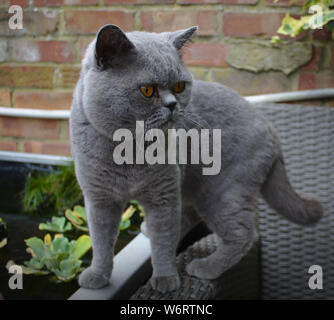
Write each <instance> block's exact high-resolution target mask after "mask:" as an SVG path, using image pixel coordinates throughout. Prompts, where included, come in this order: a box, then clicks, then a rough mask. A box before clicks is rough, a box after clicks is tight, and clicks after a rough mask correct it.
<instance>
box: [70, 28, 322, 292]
mask: <svg viewBox="0 0 334 320" xmlns="http://www.w3.org/2000/svg"><path fill="white" fill-rule="evenodd" d="M196 29H197V28H194V27H193V28H190V29H187V30H183V31H178V32H175V33H161V34H155V33H145V32H130V33H126V34H124V33H123V32H122V31H121V30H120V29H119V28H118V27H116V26H105V27H103V28H102V29H101V30H100V32H99V34H98V37H99V41H100V40H101V42H100V43H99V42H98V45H97V46H96V40H94V41H93V42H92V43H91V44H90V46H89V48H88V49H87V52H86V55H85V58H84V60H83V63H82V71H81V75H80V79H79V81H78V84H77V86H76V89H75V93H74V100H73V104H72V112H71V119H70V133H71V144H72V154H73V158H74V161H75V168H76V174H77V177H78V181H79V184H80V186H81V188H82V190H83V193H84V197H85V205H86V208H87V214H88V222H89V229H90V234H91V237H92V244H93V261H92V264H91V266H90V267H89V268H88V269H86V270H85V271H84V272H83V273H82V274H81V276H80V279H79V283H80V285H81V286H83V287H87V288H99V287H102V286H104V285H106V284H108V281H109V277H110V274H111V271H112V266H113V248H114V243H115V240H116V238H117V235H118V228H119V223H120V216H121V212H122V210H123V209H124V206H125V204H126V202H127V200H129V199H137V200H139V201H140V202H141V203H142V204H143V205H144V208H145V210H146V224H147V225H146V227H147V233H148V234H149V236H150V240H151V247H152V264H153V279H152V286H153V288H155V289H157V290H159V291H162V292H164V291H168V290H174V289H177V288H178V287H179V284H180V281H179V277H178V273H177V269H176V264H175V253H176V247H177V243H178V240H179V238H180V229H181V227H180V225H181V214H182V212H183V214H184V215H187V217H186V218H183V221H189V220H192V219H197V217H198V216H199V217H200V218H202V219H203V220H204V221H205V222H206V223H207V225H208V227H209V228H210V229H211V230H212V231H214V232H215V233H217V234H218V235H219V236H220V238H221V241H222V244H221V246H220V247H219V248H218V250H217V251H216V252H215V253H213V254H212V255H211V256H209V257H207V258H206V259H200V260H194V261H192V262H191V263H190V264H189V265H188V267H187V272H188V273H189V274H190V275H193V276H196V277H199V278H205V279H213V278H216V277H218V276H219V275H221V274H222V273H223V272H224V271H226V270H227V269H229V268H230V267H231V266H233V265H234V264H235V263H237V262H238V261H239V260H240V259H241V258H242V257H243V256H244V254H245V253H246V252H247V250H248V249H249V248H250V247H251V245H252V242H253V240H254V238H255V236H256V232H255V225H254V214H253V210H252V199H253V197H254V196H256V195H257V194H258V193H259V192H262V193H263V195H264V196H265V198H266V199H267V201H268V202H269V204H270V205H272V206H273V208H275V209H277V210H278V211H279V213H281V214H283V215H284V216H286V217H287V218H288V219H290V220H291V221H294V222H296V223H301V224H308V223H313V222H316V221H317V220H318V219H319V218H320V217H321V215H322V209H321V206H320V204H319V203H318V202H317V201H316V200H312V199H311V198H308V199H305V200H304V199H302V198H300V197H299V196H298V195H297V194H296V193H295V192H294V191H293V189H292V188H291V186H290V184H289V181H288V178H287V177H286V173H285V171H284V166H283V164H282V163H283V162H282V159H283V157H282V153H281V150H280V145H279V140H278V138H277V135H276V133H275V130H274V129H273V127H272V126H271V124H270V123H269V122H268V121H267V120H266V119H265V118H264V116H263V115H262V114H261V113H259V112H258V111H256V110H255V109H254V108H253V107H252V106H251V105H250V104H249V103H248V102H247V101H246V100H245V99H243V98H242V97H240V96H239V95H238V94H237V93H236V92H234V91H233V90H231V89H229V88H227V87H225V86H223V85H220V84H217V83H207V82H203V81H193V80H192V76H191V74H190V73H189V71H188V70H187V68H186V67H185V66H184V64H183V63H182V59H181V53H182V52H181V47H182V46H183V45H184V44H185V43H186V42H187V41H188V40H189V38H190V37H191V35H192V34H193V33H194V32H195V30H196ZM117 45H118V46H119V47H115V46H117ZM96 48H98V50H97V51H96ZM178 81H185V82H186V88H185V90H184V91H183V92H182V93H180V94H173V93H172V92H171V90H170V88H171V87H172V86H173V85H174V84H175V83H176V82H178ZM143 84H155V85H157V87H158V88H159V95H158V96H157V97H156V96H154V97H153V98H146V97H144V96H143V95H142V94H141V92H140V90H139V87H140V86H141V85H143ZM171 100H176V102H177V104H176V110H175V111H174V113H171V111H170V110H169V109H168V108H166V104H168V103H169V102H170V101H171ZM136 120H144V121H145V123H146V129H147V128H164V129H166V128H169V127H172V126H175V127H184V128H186V129H189V128H192V127H197V128H198V127H206V128H211V129H212V128H221V130H222V134H221V140H222V161H221V171H220V173H219V174H218V175H215V176H203V175H202V165H184V166H178V165H151V166H150V165H147V164H143V165H116V164H115V163H113V157H112V154H113V149H114V148H115V146H116V144H117V143H116V142H113V141H112V139H111V138H112V135H113V133H114V131H115V130H116V129H118V128H128V129H130V130H132V131H134V128H135V121H136ZM166 121H167V122H166ZM188 226H189V224H187V225H186V226H184V228H187V227H188ZM134 254H136V253H135V252H134Z"/></svg>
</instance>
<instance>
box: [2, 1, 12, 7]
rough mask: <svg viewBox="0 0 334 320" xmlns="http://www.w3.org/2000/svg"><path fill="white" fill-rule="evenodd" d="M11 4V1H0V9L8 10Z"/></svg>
mask: <svg viewBox="0 0 334 320" xmlns="http://www.w3.org/2000/svg"><path fill="white" fill-rule="evenodd" d="M9 4H10V0H0V8H2V7H6V8H8V6H9Z"/></svg>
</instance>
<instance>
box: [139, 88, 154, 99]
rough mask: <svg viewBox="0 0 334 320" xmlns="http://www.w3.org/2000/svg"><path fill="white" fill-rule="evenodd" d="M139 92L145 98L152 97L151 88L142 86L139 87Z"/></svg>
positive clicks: (152, 91)
mask: <svg viewBox="0 0 334 320" xmlns="http://www.w3.org/2000/svg"><path fill="white" fill-rule="evenodd" d="M140 91H141V93H142V94H143V95H144V96H145V97H147V98H150V97H152V96H153V93H154V87H153V86H142V87H140Z"/></svg>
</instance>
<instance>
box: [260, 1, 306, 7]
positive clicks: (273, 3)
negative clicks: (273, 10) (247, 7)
mask: <svg viewBox="0 0 334 320" xmlns="http://www.w3.org/2000/svg"><path fill="white" fill-rule="evenodd" d="M266 4H267V5H268V6H273V7H292V6H298V7H300V6H302V5H303V4H304V0H297V1H294V2H293V3H292V2H291V0H279V1H275V0H266Z"/></svg>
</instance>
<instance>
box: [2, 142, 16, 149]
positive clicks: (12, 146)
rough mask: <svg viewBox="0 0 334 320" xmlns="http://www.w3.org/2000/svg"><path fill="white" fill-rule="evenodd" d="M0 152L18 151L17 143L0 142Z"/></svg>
mask: <svg viewBox="0 0 334 320" xmlns="http://www.w3.org/2000/svg"><path fill="white" fill-rule="evenodd" d="M0 150H3V151H16V142H15V141H0Z"/></svg>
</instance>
